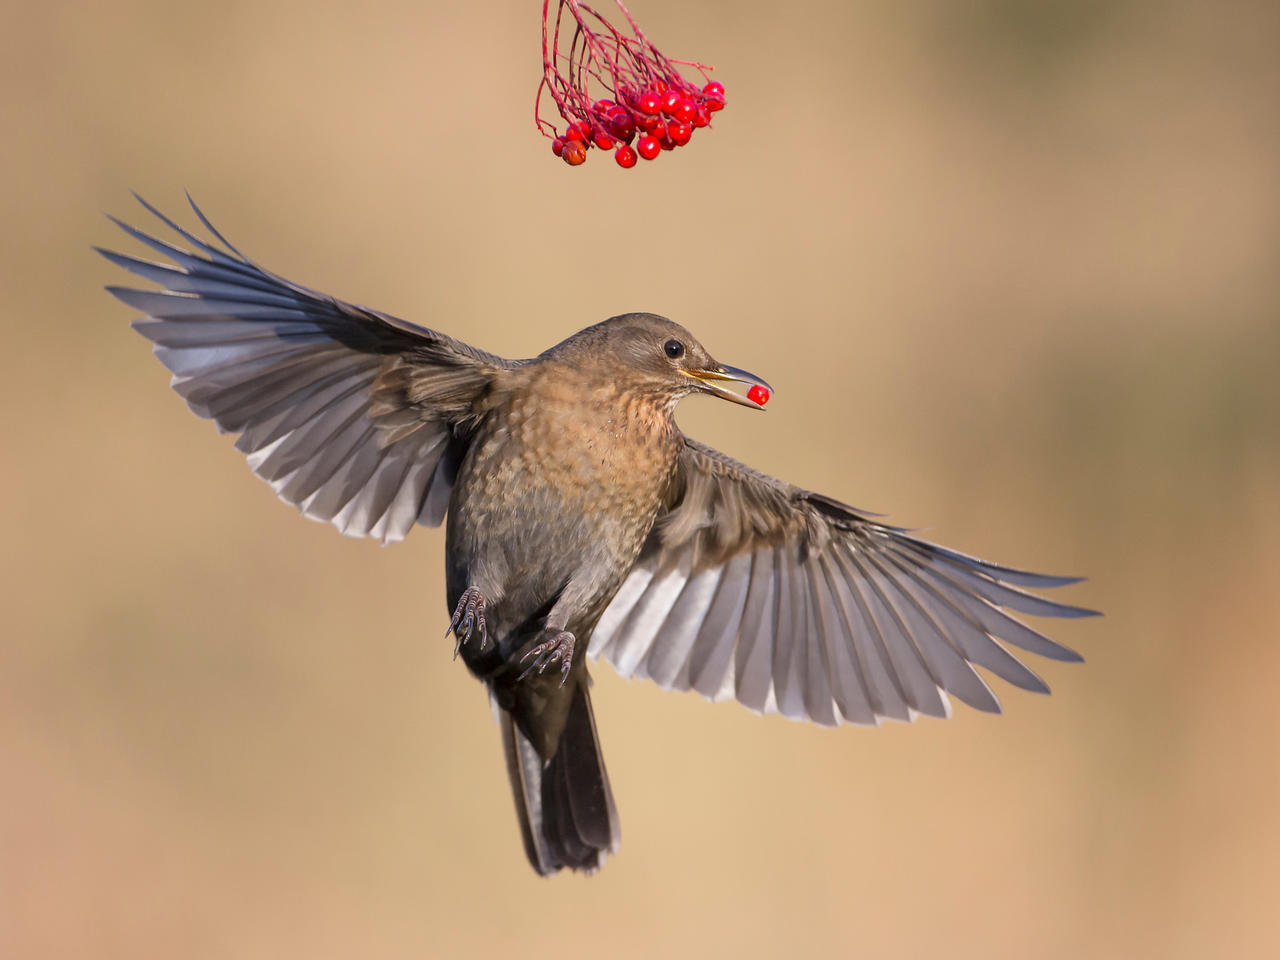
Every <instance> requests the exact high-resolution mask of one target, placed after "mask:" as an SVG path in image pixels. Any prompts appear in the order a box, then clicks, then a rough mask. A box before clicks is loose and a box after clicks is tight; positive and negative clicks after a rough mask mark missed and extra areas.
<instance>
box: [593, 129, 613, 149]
mask: <svg viewBox="0 0 1280 960" xmlns="http://www.w3.org/2000/svg"><path fill="white" fill-rule="evenodd" d="M595 142H596V146H597V147H599V148H600V149H601V150H608V149H610V148H611V147H612V146H613V137H611V136H609V135H608V134H607V133H605V132H604V131H603V130H597V131H596V135H595Z"/></svg>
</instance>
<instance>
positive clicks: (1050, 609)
mask: <svg viewBox="0 0 1280 960" xmlns="http://www.w3.org/2000/svg"><path fill="white" fill-rule="evenodd" d="M669 502H670V506H669V507H668V508H667V509H666V510H665V511H664V512H663V513H662V514H660V515H659V517H658V520H657V522H656V524H655V525H654V528H653V531H652V532H651V533H650V535H649V538H648V540H647V541H646V543H645V546H644V548H643V550H642V552H641V554H640V557H639V559H638V561H637V562H636V565H635V567H634V569H633V570H632V571H631V573H630V574H629V575H628V577H627V579H626V581H625V582H624V583H623V585H622V587H621V589H620V590H619V591H618V593H617V595H616V596H615V597H614V599H613V601H612V602H611V603H610V605H609V607H608V608H607V609H606V610H605V613H604V615H603V616H602V617H601V619H600V622H599V623H598V624H597V626H596V629H595V632H594V634H593V636H592V640H591V648H590V649H591V653H592V655H593V656H596V657H599V656H603V657H604V658H605V659H606V660H607V661H608V662H609V663H611V664H613V666H614V667H615V668H616V669H617V670H618V672H619V673H621V674H622V675H623V676H635V677H649V678H650V679H652V680H654V681H656V682H657V683H658V684H659V685H660V686H662V687H664V688H666V689H672V690H689V689H693V690H697V691H698V692H699V693H701V694H703V695H704V696H706V697H709V698H711V699H716V700H718V699H725V698H728V697H730V696H732V697H735V698H737V699H738V700H739V701H741V702H742V703H743V704H745V705H746V706H748V707H750V708H751V709H753V710H755V711H757V712H766V713H774V712H777V713H781V714H783V715H785V716H787V717H791V718H793V719H810V720H814V721H817V722H818V723H822V724H826V725H835V724H838V723H840V722H841V721H847V722H851V723H878V722H879V721H880V720H881V719H882V718H892V719H896V720H911V719H914V718H915V716H916V715H918V714H927V715H930V716H948V715H949V714H950V703H949V700H948V697H947V695H948V694H952V695H954V696H956V697H958V698H959V699H960V700H962V701H964V702H965V703H968V704H970V705H972V706H974V707H976V708H978V709H979V710H984V711H988V712H992V713H996V712H999V710H1000V703H999V701H998V700H997V699H996V697H995V695H994V694H993V693H992V692H991V689H990V688H989V687H988V686H987V684H986V683H985V682H984V680H983V679H982V678H981V677H980V676H979V675H978V674H977V673H976V672H975V671H974V669H973V667H974V666H981V667H984V668H985V669H987V670H990V671H991V672H992V673H994V674H995V675H996V676H999V677H1002V678H1004V679H1005V680H1007V681H1009V682H1010V683H1012V684H1014V685H1015V686H1018V687H1022V688H1023V689H1026V690H1035V691H1039V692H1042V693H1047V692H1048V689H1049V688H1048V687H1047V686H1046V685H1045V683H1044V681H1043V680H1041V679H1040V678H1039V677H1038V676H1036V675H1035V674H1034V673H1032V672H1031V671H1030V670H1028V669H1027V668H1026V667H1025V666H1023V664H1022V663H1021V662H1019V661H1018V660H1017V659H1016V658H1015V657H1014V656H1013V655H1012V654H1011V653H1010V652H1009V650H1008V649H1007V646H1006V645H1012V646H1014V647H1019V648H1021V649H1022V650H1027V651H1030V652H1032V653H1036V654H1039V655H1041V656H1044V657H1049V658H1051V659H1055V660H1080V659H1081V657H1080V656H1079V655H1078V654H1076V653H1075V652H1073V651H1072V650H1069V649H1067V648H1066V647H1064V646H1061V645H1060V644H1057V643H1055V642H1054V641H1052V640H1050V639H1049V638H1048V637H1045V636H1043V635H1042V634H1040V633H1038V632H1036V631H1035V630H1032V629H1031V628H1030V627H1028V626H1026V625H1025V624H1023V623H1021V622H1020V621H1018V620H1017V619H1015V618H1014V617H1012V616H1010V615H1009V614H1008V613H1006V612H1005V610H1006V609H1007V610H1013V611H1017V612H1020V613H1026V614H1034V615H1037V616H1053V617H1080V616H1088V615H1091V614H1092V613H1093V611H1090V610H1084V609H1081V608H1079V607H1071V606H1066V605H1065V604H1060V603H1054V602H1052V601H1049V600H1045V599H1043V598H1041V597H1037V596H1034V595H1032V594H1030V593H1027V592H1025V591H1023V590H1021V589H1019V588H1020V587H1035V588H1044V587H1056V586H1061V585H1063V584H1067V583H1074V582H1077V580H1078V578H1073V577H1051V576H1043V575H1040V574H1035V573H1028V572H1025V571H1022V570H1014V569H1010V568H1008V567H1002V566H997V565H996V564H992V563H987V562H986V561H983V560H978V559H976V558H974V557H970V556H966V555H965V554H962V553H957V552H955V551H953V550H948V549H946V548H945V547H940V546H937V545H935V544H932V543H927V542H925V541H923V540H920V539H918V538H916V537H913V536H911V535H910V534H908V533H907V532H906V531H904V530H902V529H900V528H897V527H891V526H887V525H885V524H883V523H878V522H876V521H875V520H874V519H872V518H871V515H868V514H866V513H863V512H861V511H858V510H855V509H853V508H852V507H848V506H846V505H845V504H842V503H839V502H837V501H835V500H832V499H830V498H829V497H824V496H821V495H820V494H815V493H811V492H809V491H807V490H802V489H800V488H799V487H795V486H792V485H791V484H789V483H784V482H783V481H781V480H776V479H774V478H773V477H770V476H767V475H765V474H763V473H760V472H759V471H756V470H753V469H751V468H750V467H748V466H746V465H745V464H742V463H739V462H737V461H736V460H733V459H732V458H730V457H727V456H725V455H724V454H722V453H720V452H718V451H716V450H713V449H711V448H710V447H707V446H705V445H703V444H701V443H697V442H696V441H693V440H689V439H687V438H686V440H685V446H684V449H683V451H682V453H681V455H680V460H679V464H678V467H677V473H676V478H675V482H674V483H673V488H672V492H671V495H670V497H669ZM1002 608H1003V609H1002Z"/></svg>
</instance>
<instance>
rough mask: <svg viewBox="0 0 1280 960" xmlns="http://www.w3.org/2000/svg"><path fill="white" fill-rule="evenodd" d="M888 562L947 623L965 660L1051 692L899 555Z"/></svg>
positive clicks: (889, 557)
mask: <svg viewBox="0 0 1280 960" xmlns="http://www.w3.org/2000/svg"><path fill="white" fill-rule="evenodd" d="M885 560H886V562H888V563H892V564H893V565H894V567H895V568H896V569H897V570H898V571H899V573H900V574H901V577H900V578H899V582H900V583H902V585H903V587H904V589H907V590H908V591H910V592H912V594H913V595H914V597H915V599H916V602H917V603H919V604H920V605H922V606H927V608H928V609H929V610H930V611H931V613H932V615H933V616H934V617H935V618H940V619H941V620H943V621H945V624H940V626H942V625H945V627H946V633H947V636H948V637H949V638H950V639H951V640H952V641H953V642H954V643H955V644H956V645H957V647H958V648H959V650H960V654H961V656H963V657H964V658H965V659H966V660H969V661H970V662H972V663H976V664H977V665H978V666H980V667H986V668H987V669H988V670H990V671H991V672H992V673H994V674H995V675H996V676H998V677H1000V678H1001V679H1003V680H1006V681H1008V682H1009V683H1012V684H1013V685H1014V686H1016V687H1021V688H1022V689H1023V690H1030V691H1033V692H1035V693H1048V692H1049V686H1048V684H1046V683H1045V682H1044V680H1042V679H1041V678H1040V677H1038V676H1037V675H1036V674H1035V673H1033V672H1032V671H1031V670H1029V669H1028V668H1027V667H1026V665H1025V664H1023V663H1022V662H1021V661H1020V660H1018V659H1017V658H1016V657H1014V656H1013V655H1012V654H1011V653H1009V651H1007V650H1005V648H1004V647H1003V646H1001V645H1000V642H999V641H998V640H997V639H995V638H994V637H992V636H991V635H990V634H988V633H987V632H986V631H985V630H984V629H983V628H982V625H981V624H980V623H978V622H977V621H976V620H975V619H974V618H973V617H971V616H970V615H969V614H968V613H966V612H965V611H964V610H963V609H962V608H961V607H959V606H957V605H956V604H955V603H953V602H952V601H951V600H950V599H949V598H948V597H947V596H946V594H944V593H943V592H941V591H940V590H938V589H936V588H935V587H934V586H933V585H932V584H930V583H929V582H928V581H926V580H925V579H924V578H923V577H921V576H920V575H919V573H918V572H917V570H916V569H915V568H913V567H912V566H911V565H909V564H907V563H904V562H903V561H902V560H901V559H900V558H899V557H898V556H897V555H896V554H886V556H885Z"/></svg>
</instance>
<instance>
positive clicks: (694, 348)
mask: <svg viewBox="0 0 1280 960" xmlns="http://www.w3.org/2000/svg"><path fill="white" fill-rule="evenodd" d="M547 355H548V356H554V357H555V358H556V359H560V360H564V361H568V362H574V363H576V364H578V365H580V366H583V367H587V366H589V367H590V368H592V369H593V370H595V371H598V372H601V373H603V374H605V375H606V376H608V377H609V378H610V379H611V380H612V381H613V382H615V383H617V384H619V385H620V386H623V387H626V388H629V389H632V390H637V391H641V392H644V393H646V394H650V395H652V396H654V397H657V398H661V399H663V400H667V401H669V402H670V404H671V405H672V406H674V405H675V403H676V402H677V401H679V400H680V399H681V398H683V397H686V396H688V395H689V394H691V393H706V394H710V395H711V396H713V397H720V398H721V399H722V400H729V401H732V402H733V403H740V404H742V405H743V406H744V407H750V408H751V409H753V410H763V409H764V405H765V402H767V401H768V399H769V395H770V394H771V393H772V392H773V388H772V387H770V386H769V384H768V383H766V382H765V381H764V380H762V379H761V378H760V377H757V376H756V375H755V374H753V373H748V372H747V371H746V370H740V369H738V368H737V367H730V366H728V365H726V364H723V363H720V362H719V361H717V360H715V359H714V358H713V357H712V356H711V354H710V353H708V352H707V349H706V348H705V347H704V346H703V345H702V344H701V343H699V342H698V340H697V338H695V337H694V336H693V334H691V333H690V332H689V331H688V330H686V329H685V328H684V327H682V326H680V324H678V323H673V322H672V321H670V320H668V319H667V318H666V317H659V316H657V315H656V314H652V313H627V314H623V315H622V316H619V317H612V318H611V319H609V320H605V321H604V322H603V323H598V324H596V325H595V326H593V327H588V328H587V329H585V330H583V331H581V332H579V333H576V334H574V335H573V336H572V337H570V338H569V339H568V340H566V341H564V342H563V343H561V344H558V345H557V346H555V347H552V348H551V350H549V351H547ZM727 384H745V385H746V386H747V388H748V391H747V394H743V393H738V392H737V391H735V390H731V389H730V388H729V387H728V386H727Z"/></svg>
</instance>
